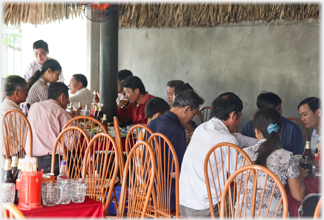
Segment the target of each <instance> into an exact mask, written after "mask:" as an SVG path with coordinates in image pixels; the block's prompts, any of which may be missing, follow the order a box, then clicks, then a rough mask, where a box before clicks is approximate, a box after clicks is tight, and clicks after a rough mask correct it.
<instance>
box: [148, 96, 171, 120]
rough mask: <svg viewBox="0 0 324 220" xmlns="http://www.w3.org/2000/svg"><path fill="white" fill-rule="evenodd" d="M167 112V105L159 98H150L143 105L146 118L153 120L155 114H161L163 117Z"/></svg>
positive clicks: (168, 107) (168, 108)
mask: <svg viewBox="0 0 324 220" xmlns="http://www.w3.org/2000/svg"><path fill="white" fill-rule="evenodd" d="M169 110H170V106H169V104H168V103H167V102H166V101H165V100H164V99H162V98H160V97H153V98H150V99H149V100H148V101H147V103H146V105H145V115H146V118H153V116H154V115H155V114H156V113H161V114H162V115H163V114H164V113H165V112H167V111H169Z"/></svg>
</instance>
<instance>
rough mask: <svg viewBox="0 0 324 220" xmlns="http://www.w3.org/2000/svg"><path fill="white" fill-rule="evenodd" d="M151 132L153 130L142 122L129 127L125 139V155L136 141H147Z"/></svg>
mask: <svg viewBox="0 0 324 220" xmlns="http://www.w3.org/2000/svg"><path fill="white" fill-rule="evenodd" d="M148 133H149V135H148ZM151 134H153V131H152V130H151V129H150V128H148V127H147V126H146V125H144V124H136V125H134V126H133V127H132V128H131V129H129V131H128V133H127V136H126V141H125V151H126V155H127V156H128V154H129V152H130V151H131V148H132V147H133V146H134V145H135V144H136V142H137V141H147V140H148V139H149V136H150V135H151Z"/></svg>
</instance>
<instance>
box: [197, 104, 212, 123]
mask: <svg viewBox="0 0 324 220" xmlns="http://www.w3.org/2000/svg"><path fill="white" fill-rule="evenodd" d="M199 111H200V112H201V114H202V115H203V119H202V123H204V122H206V121H208V120H209V119H210V112H211V107H210V106H205V107H203V108H202V109H200V110H199Z"/></svg>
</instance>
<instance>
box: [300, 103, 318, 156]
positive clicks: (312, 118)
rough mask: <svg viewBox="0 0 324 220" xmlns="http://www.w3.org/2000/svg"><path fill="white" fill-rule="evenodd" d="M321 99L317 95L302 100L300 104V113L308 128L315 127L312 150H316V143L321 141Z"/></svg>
mask: <svg viewBox="0 0 324 220" xmlns="http://www.w3.org/2000/svg"><path fill="white" fill-rule="evenodd" d="M320 106H321V100H320V99H319V98H317V97H309V98H306V99H304V100H303V101H301V102H300V103H299V105H298V111H299V115H300V117H301V120H302V122H303V123H304V125H306V127H307V128H313V129H314V130H313V133H312V138H311V150H312V151H315V149H316V144H317V142H318V141H321V134H322V125H321V109H320Z"/></svg>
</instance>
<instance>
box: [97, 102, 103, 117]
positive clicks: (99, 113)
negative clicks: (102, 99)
mask: <svg viewBox="0 0 324 220" xmlns="http://www.w3.org/2000/svg"><path fill="white" fill-rule="evenodd" d="M102 117H103V112H102V106H101V105H99V111H98V114H97V119H98V121H101V120H102Z"/></svg>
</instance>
